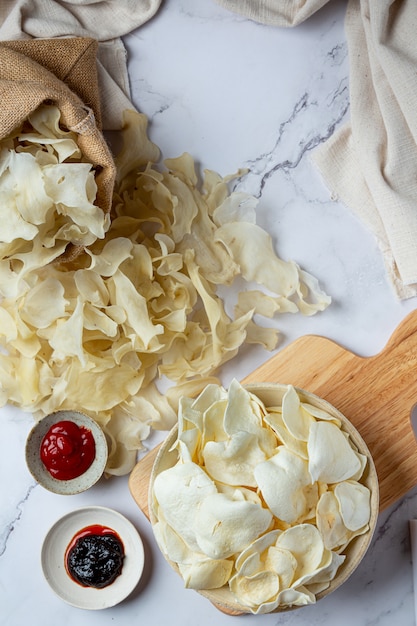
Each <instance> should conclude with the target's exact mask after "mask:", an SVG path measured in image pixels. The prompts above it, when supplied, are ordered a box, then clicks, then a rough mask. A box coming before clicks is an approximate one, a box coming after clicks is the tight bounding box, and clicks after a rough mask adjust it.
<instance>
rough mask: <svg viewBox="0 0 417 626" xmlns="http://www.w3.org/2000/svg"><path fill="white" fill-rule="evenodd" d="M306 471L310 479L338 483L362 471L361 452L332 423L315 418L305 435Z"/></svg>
mask: <svg viewBox="0 0 417 626" xmlns="http://www.w3.org/2000/svg"><path fill="white" fill-rule="evenodd" d="M307 447H308V456H309V471H310V474H311V479H312V480H313V481H316V480H319V481H321V482H323V483H338V482H341V481H342V480H348V479H349V478H353V477H354V476H356V475H357V474H358V472H360V471H361V468H362V459H361V457H363V455H360V454H359V453H358V452H356V451H355V450H354V449H353V448H352V446H351V445H350V443H349V440H348V438H347V437H346V436H345V435H344V434H343V432H342V431H341V430H340V428H338V427H337V426H336V425H335V424H333V423H331V422H324V421H317V422H314V423H313V424H312V425H311V426H310V431H309V437H308V445H307Z"/></svg>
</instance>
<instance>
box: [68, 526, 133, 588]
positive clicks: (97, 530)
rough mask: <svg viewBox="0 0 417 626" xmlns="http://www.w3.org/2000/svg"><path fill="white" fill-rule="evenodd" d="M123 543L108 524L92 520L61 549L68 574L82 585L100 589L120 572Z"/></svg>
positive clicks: (111, 581)
mask: <svg viewBox="0 0 417 626" xmlns="http://www.w3.org/2000/svg"><path fill="white" fill-rule="evenodd" d="M124 556H125V554H124V546H123V542H122V540H121V539H120V537H119V536H118V534H117V533H116V532H115V531H114V530H112V529H111V528H107V527H106V526H100V525H99V524H94V525H92V526H87V527H86V528H83V529H82V530H80V531H79V532H78V533H77V534H76V535H75V536H74V537H73V539H72V540H71V542H70V544H69V545H68V547H67V550H66V553H65V567H66V569H67V572H68V574H69V576H70V577H71V578H72V579H73V580H74V581H75V582H77V583H79V584H80V585H82V586H83V587H94V588H95V589H102V588H103V587H107V586H108V585H111V584H112V583H113V582H114V581H115V580H116V578H117V577H118V576H119V575H120V574H121V572H122V568H123V560H124Z"/></svg>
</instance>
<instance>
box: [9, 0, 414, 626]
mask: <svg viewBox="0 0 417 626" xmlns="http://www.w3.org/2000/svg"><path fill="white" fill-rule="evenodd" d="M345 9H346V2H345V1H342V0H333V1H331V2H329V3H328V4H327V5H325V7H324V8H323V9H322V10H320V11H319V12H318V13H317V14H316V15H314V16H313V17H312V18H310V19H309V20H308V21H307V22H305V23H304V24H302V25H300V26H298V27H296V28H294V29H281V28H272V27H267V26H263V25H260V24H256V23H254V22H251V21H249V20H247V19H244V18H243V17H241V16H238V15H234V14H232V13H229V12H228V11H226V10H224V9H222V8H221V7H219V6H218V5H217V4H216V3H215V2H214V1H213V0H199V1H198V2H195V1H193V0H165V1H164V2H163V4H162V7H161V9H160V11H159V12H158V13H157V15H156V16H155V17H154V18H153V19H152V20H151V21H150V22H149V23H147V24H145V25H144V26H143V27H141V28H140V29H138V30H137V31H135V32H133V33H131V34H130V35H129V36H127V37H126V38H125V44H126V48H127V53H128V62H129V75H130V80H131V89H132V97H133V100H134V102H135V104H136V106H137V107H138V109H139V110H140V111H142V112H143V113H145V114H146V115H147V116H148V118H149V122H150V126H149V134H150V137H151V139H152V140H153V141H154V142H155V143H156V144H158V146H159V147H160V149H161V152H162V156H163V158H167V157H175V156H178V155H180V154H181V153H183V152H185V151H186V152H189V153H190V154H191V155H192V156H193V157H194V158H195V159H196V161H197V163H198V165H199V167H200V168H201V169H203V168H208V169H213V170H216V171H217V172H219V173H220V174H222V175H227V174H232V173H233V172H235V171H237V170H238V169H239V168H249V170H250V173H249V174H248V175H247V176H246V177H245V178H244V179H242V180H241V181H239V182H238V184H237V187H236V188H238V189H240V190H244V191H247V192H250V193H252V194H253V195H255V196H256V197H257V198H258V199H259V204H258V208H257V217H258V224H259V225H260V226H262V227H263V228H264V229H265V230H267V231H268V232H269V233H270V234H271V236H272V238H273V241H274V245H275V247H276V250H277V252H278V254H279V256H281V257H282V258H283V259H294V260H295V261H296V262H297V263H298V264H299V265H301V266H302V267H303V268H304V269H306V270H307V271H308V272H310V273H312V274H313V275H315V276H316V277H317V278H318V279H319V281H320V283H321V285H322V287H323V288H324V289H325V291H326V292H327V293H328V294H329V295H331V296H332V299H333V302H332V304H331V306H330V307H329V308H328V309H327V310H326V311H324V312H323V313H319V314H317V315H316V316H313V317H301V316H297V315H295V316H294V315H289V314H287V315H283V316H281V317H278V318H277V319H276V320H274V321H273V322H271V323H273V324H274V326H276V327H277V328H278V329H279V330H280V331H281V333H282V335H281V337H282V339H281V343H280V346H279V348H278V349H282V347H284V346H285V345H288V343H290V342H291V341H293V340H294V339H296V338H297V337H299V336H301V335H305V334H319V335H322V336H325V337H327V338H329V339H332V340H334V341H336V342H338V343H339V344H341V345H343V346H344V347H345V348H347V349H349V350H351V351H353V352H355V353H357V354H359V355H361V356H371V355H374V354H376V353H377V352H379V351H380V350H382V349H383V347H384V346H385V344H386V343H387V341H388V339H389V337H390V336H391V334H392V333H393V331H394V329H395V328H396V326H397V325H398V324H399V323H400V322H401V321H402V320H403V319H404V318H405V317H406V315H407V314H408V313H409V312H410V311H412V310H414V308H416V302H415V301H414V299H411V300H407V301H403V302H400V301H399V300H398V299H397V297H396V296H395V294H394V292H393V289H392V288H391V285H390V284H389V283H388V282H387V278H386V274H385V268H384V264H383V260H382V256H381V254H380V252H379V249H378V246H377V243H376V241H375V238H374V236H373V235H372V233H370V232H368V231H367V230H366V229H365V228H364V226H363V225H362V224H361V223H360V222H359V221H358V220H357V219H356V217H354V216H353V215H352V213H351V212H350V211H349V209H348V208H347V207H345V206H344V205H342V204H341V203H338V202H337V200H335V199H333V198H331V196H330V194H329V191H328V190H327V189H326V187H325V186H324V184H323V182H322V180H321V177H320V174H319V173H318V172H317V170H316V169H315V168H314V165H313V164H312V163H311V161H310V155H311V154H312V153H313V151H314V149H315V147H316V146H318V145H319V144H321V143H322V142H324V141H325V140H326V139H327V138H328V137H329V136H330V135H331V134H332V133H333V132H334V131H335V130H336V129H337V128H339V127H340V126H341V125H342V124H343V123H344V122H345V121H346V120H348V118H349V62H348V51H347V46H346V40H345V36H344V28H343V20H344V13H345ZM270 356H271V354H270V353H268V352H266V351H265V350H263V349H261V348H256V347H245V348H244V349H243V350H242V351H241V353H240V355H239V356H238V357H237V358H235V359H234V361H232V362H231V363H229V364H228V365H227V366H225V367H224V368H223V370H222V372H221V377H222V381H223V382H224V384H225V385H227V384H228V383H229V382H230V380H231V378H232V377H236V378H239V379H240V378H243V377H244V376H245V375H247V374H248V373H249V372H250V371H252V370H253V369H255V368H256V367H257V366H259V365H260V364H261V363H263V362H264V361H266V360H267V359H268V358H269V357H270ZM369 393H372V389H370V390H369ZM416 402H417V391H416ZM0 413H1V415H0V419H1V430H0V433H1V446H2V453H1V455H0V494H1V500H0V501H1V508H0V625H1V626H21V625H22V624H25V623H30V624H33V625H35V626H37V625H38V624H39V626H40V625H42V626H57V625H61V624H62V625H63V624H65V626H75V625H76V626H94V625H95V624H100V626H110V625H111V624H116V623H117V625H118V626H127V625H129V626H132V624H146V626H156V625H159V624H162V623H167V622H168V621H169V623H170V624H171V626H188V625H191V624H192V625H193V626H194V625H195V624H198V625H199V626H209V625H211V624H213V623H215V624H216V625H218V626H223V625H224V626H226V625H231V624H233V623H237V622H239V623H240V622H242V623H243V622H244V623H245V624H247V625H248V626H249V625H250V626H252V625H255V624H256V625H257V626H260V625H261V624H262V625H263V626H275V625H278V624H279V625H283V626H292V625H297V626H314V625H319V624H320V626H334V625H337V626H350V625H351V624H356V625H358V626H372V625H373V624H378V626H391V625H392V624H393V623H396V624H400V625H401V626H411V625H412V624H414V623H415V617H414V592H413V584H412V566H411V556H410V540H409V530H408V520H409V519H410V518H413V517H416V518H417V488H415V489H413V490H412V491H411V492H409V493H408V494H406V496H405V497H404V498H403V499H402V500H400V501H399V502H397V503H396V504H395V505H393V506H392V507H391V508H390V509H388V510H386V511H383V512H382V513H381V514H380V517H379V520H378V527H377V530H376V532H375V536H374V539H373V542H372V545H371V547H370V549H369V551H368V553H367V554H366V556H365V558H364V560H363V562H362V563H361V565H360V566H359V568H358V569H357V570H356V571H355V572H354V574H353V575H352V576H351V578H350V579H349V580H348V581H347V583H345V584H344V585H343V587H342V588H339V589H338V590H337V591H336V592H334V593H333V594H332V595H331V596H330V597H328V598H326V599H324V600H322V601H320V602H319V603H318V604H317V605H315V606H310V607H306V608H302V609H299V610H296V611H291V612H287V613H285V614H282V615H277V614H272V615H264V616H245V617H230V616H227V615H224V614H222V613H220V612H219V611H218V610H217V609H215V608H214V607H213V606H212V605H211V604H210V603H209V602H208V601H207V600H206V599H204V598H202V597H201V596H200V595H199V594H198V593H196V592H193V591H189V590H185V589H184V588H183V584H182V581H181V579H180V578H179V577H178V576H177V575H176V574H175V573H174V572H173V571H172V570H171V569H170V567H169V566H168V565H167V564H166V563H165V561H164V560H163V558H162V556H161V555H160V554H159V551H158V549H157V547H156V544H155V541H154V539H153V536H152V532H151V529H150V526H149V523H148V521H147V520H146V518H145V517H144V515H143V514H142V512H141V511H140V510H139V509H138V507H137V506H136V504H135V502H134V501H133V499H132V497H131V495H130V492H129V489H128V484H127V477H123V478H117V479H116V478H115V479H111V480H109V481H107V482H106V481H100V482H99V483H98V484H97V485H96V486H95V487H94V488H92V489H91V490H90V491H88V492H86V493H84V494H80V495H78V496H56V495H54V494H51V493H49V492H46V491H44V490H43V489H42V488H41V487H39V486H37V485H36V484H35V483H34V481H33V479H32V477H31V476H30V474H29V472H28V470H27V468H26V465H25V461H24V445H25V439H26V436H27V433H28V431H29V429H30V428H31V426H32V418H31V416H28V415H25V414H22V413H21V412H20V411H18V410H17V409H14V408H10V407H6V408H3V409H1V411H0ZM162 436H163V433H158V434H155V435H154V437H153V439H152V440H151V441H150V442H149V446H152V445H155V443H156V442H157V441H159V440H160V439H161V438H162ZM387 445H389V442H387ZM94 504H99V505H103V506H109V507H111V508H114V509H116V510H118V511H120V512H121V513H123V514H124V515H126V516H127V517H128V518H129V519H130V520H131V521H132V522H133V523H134V524H135V526H136V527H137V528H138V530H139V532H140V533H141V536H142V538H143V541H144V544H145V552H146V566H145V572H144V575H143V577H142V580H141V582H140V583H139V586H138V588H137V589H136V590H135V591H134V592H133V594H132V595H131V596H130V597H129V598H128V599H127V600H125V601H124V602H122V603H121V604H120V605H118V606H117V607H114V608H111V609H106V610H104V611H84V610H80V609H77V608H74V607H72V606H69V605H67V604H65V603H64V602H63V601H62V600H60V599H59V598H58V597H56V596H55V595H54V593H53V592H52V591H51V589H50V588H49V586H48V585H47V583H46V582H45V580H44V579H43V576H42V571H41V566H40V549H41V544H42V541H43V538H44V536H45V535H46V533H47V531H48V529H49V528H50V526H51V525H52V524H53V523H54V522H55V521H56V520H57V519H58V518H59V517H60V516H61V515H64V514H65V513H67V512H68V511H71V510H73V509H75V508H78V507H81V506H85V505H94Z"/></svg>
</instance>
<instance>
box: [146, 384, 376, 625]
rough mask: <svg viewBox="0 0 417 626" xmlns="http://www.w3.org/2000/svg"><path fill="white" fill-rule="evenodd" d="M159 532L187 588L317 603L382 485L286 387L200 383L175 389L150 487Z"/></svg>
mask: <svg viewBox="0 0 417 626" xmlns="http://www.w3.org/2000/svg"><path fill="white" fill-rule="evenodd" d="M149 505H150V518H151V522H152V527H153V531H154V534H155V538H156V541H157V543H158V545H159V547H160V549H161V551H162V553H163V554H164V556H165V558H166V559H167V560H168V562H169V563H170V564H171V566H172V567H173V568H174V569H175V570H176V571H177V572H178V573H179V574H180V575H181V576H182V578H183V580H184V585H185V586H186V587H187V588H191V589H195V590H197V591H199V592H200V593H201V594H202V595H204V596H206V597H207V598H209V599H210V600H211V601H212V602H213V603H214V604H215V605H217V606H218V607H219V608H221V609H222V610H223V611H225V612H230V613H233V614H236V613H253V614H263V613H271V612H279V611H283V610H289V609H293V608H297V607H300V606H304V605H309V604H314V603H315V602H317V600H319V599H320V598H322V597H324V596H325V595H327V594H329V593H330V592H331V591H333V590H334V589H336V588H337V587H339V586H340V585H341V584H342V583H343V582H344V581H345V580H346V579H347V578H348V577H349V576H350V574H351V573H352V572H353V571H354V570H355V569H356V567H357V566H358V564H359V562H360V561H361V559H362V557H363V556H364V554H365V552H366V550H367V548H368V546H369V544H370V541H371V538H372V535H373V531H374V529H375V524H376V519H377V514H378V505H379V493H378V481H377V475H376V470H375V466H374V463H373V460H372V457H371V455H370V453H369V450H368V448H367V446H366V444H365V442H364V441H363V439H362V438H361V436H360V434H359V433H358V432H357V430H356V429H355V428H354V427H353V425H352V424H351V423H350V422H349V421H348V420H347V419H346V418H345V417H344V416H343V415H342V414H341V413H340V412H339V411H338V410H337V409H336V408H334V407H333V406H332V405H330V404H329V403H328V402H326V401H325V400H323V399H321V398H319V397H317V396H315V395H313V394H311V393H309V392H307V391H304V390H301V389H298V388H296V387H293V386H292V385H280V384H266V383H265V384H259V385H246V386H243V385H241V384H240V383H239V382H238V381H237V380H233V381H232V382H231V384H230V386H229V389H228V390H225V389H224V388H223V387H221V386H220V385H216V384H210V385H208V386H207V387H206V388H205V389H204V390H203V391H202V392H201V393H200V395H199V396H198V397H197V398H195V399H191V398H186V397H184V398H181V400H180V403H179V414H178V426H176V427H175V428H174V429H173V430H172V431H171V433H170V435H169V436H168V438H167V440H166V441H165V442H164V444H163V445H162V447H161V449H160V451H159V453H158V455H157V457H156V460H155V463H154V467H153V470H152V475H151V481H150V488H149Z"/></svg>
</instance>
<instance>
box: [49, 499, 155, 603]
mask: <svg viewBox="0 0 417 626" xmlns="http://www.w3.org/2000/svg"><path fill="white" fill-rule="evenodd" d="M91 525H93V526H95V525H101V526H105V527H106V528H110V529H111V530H113V531H114V532H115V533H116V534H117V535H118V537H119V538H120V539H121V541H122V544H123V548H124V560H123V566H122V570H121V573H120V575H119V576H117V578H116V579H115V580H114V581H113V582H112V583H111V584H109V585H108V586H106V587H103V588H101V589H96V588H93V587H84V586H82V585H80V584H79V583H77V582H75V581H74V580H73V579H72V578H71V576H70V575H69V573H68V572H67V569H66V565H65V555H66V552H67V549H68V546H69V545H70V543H71V541H72V539H73V537H74V536H75V535H77V533H79V532H80V531H81V530H83V529H85V528H86V527H88V526H91ZM41 563H42V571H43V574H44V576H45V579H46V581H47V582H48V584H49V586H50V587H51V589H52V591H54V592H55V593H56V595H57V596H58V597H60V598H61V600H64V602H66V603H67V604H70V605H72V606H75V607H78V608H80V609H89V610H98V609H106V608H109V607H111V606H115V605H116V604H119V603H120V602H121V601H122V600H124V599H125V598H126V597H127V596H128V595H130V594H131V593H132V591H133V590H134V589H135V587H136V586H137V584H138V582H139V580H140V578H141V576H142V573H143V568H144V563H145V553H144V548H143V543H142V539H141V537H140V535H139V533H138V531H137V530H136V528H135V527H134V526H133V524H132V523H131V522H130V521H129V520H128V519H127V518H126V517H124V516H123V515H121V513H118V512H117V511H114V510H113V509H109V508H106V507H101V506H89V507H83V508H81V509H77V510H75V511H71V512H70V513H67V515H64V516H63V517H61V518H60V519H59V520H58V521H57V522H55V524H54V525H53V526H52V527H51V529H50V530H49V532H48V533H47V535H46V537H45V540H44V542H43V545H42V551H41Z"/></svg>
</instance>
